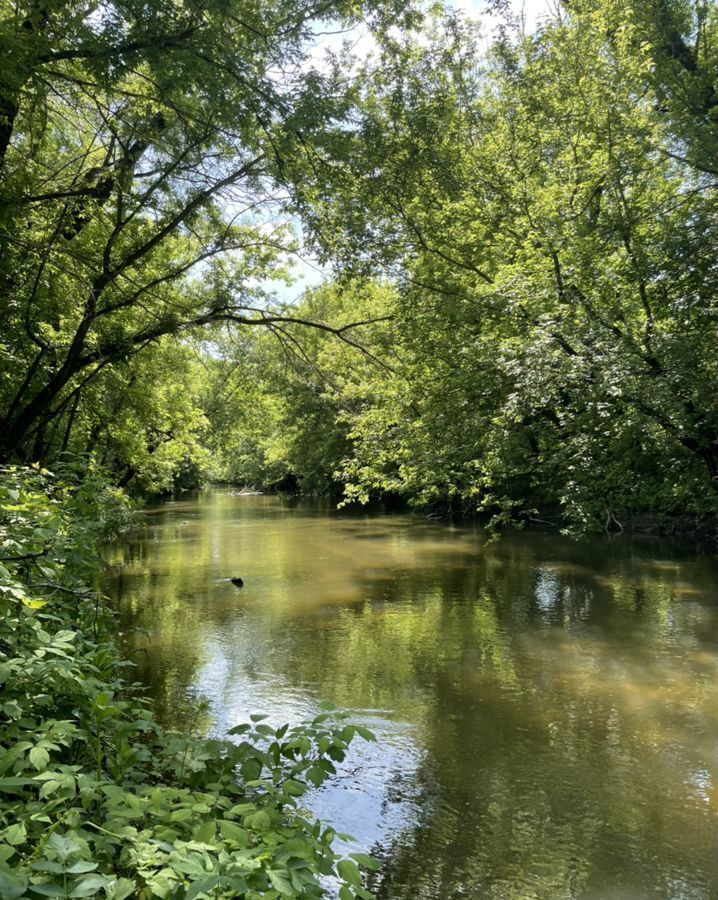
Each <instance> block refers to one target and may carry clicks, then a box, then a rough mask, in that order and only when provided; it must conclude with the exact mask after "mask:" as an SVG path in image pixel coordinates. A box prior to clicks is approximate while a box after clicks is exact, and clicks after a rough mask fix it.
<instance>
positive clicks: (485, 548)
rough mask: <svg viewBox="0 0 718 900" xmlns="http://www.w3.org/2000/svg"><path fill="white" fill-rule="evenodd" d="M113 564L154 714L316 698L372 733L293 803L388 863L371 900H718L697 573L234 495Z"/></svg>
mask: <svg viewBox="0 0 718 900" xmlns="http://www.w3.org/2000/svg"><path fill="white" fill-rule="evenodd" d="M116 553H117V559H116V560H115V561H116V562H118V563H121V565H118V566H117V568H116V569H114V570H113V574H112V575H111V576H110V577H109V578H108V581H107V585H106V587H107V590H108V591H109V592H110V593H111V594H113V595H114V596H116V597H117V599H118V603H119V608H120V610H121V620H122V627H123V630H124V631H125V633H126V640H127V641H128V644H129V646H130V649H131V651H132V652H133V658H134V659H135V660H136V661H137V663H138V669H139V674H140V677H141V678H142V679H143V680H144V681H145V682H146V683H147V684H148V685H150V687H151V690H152V692H153V695H154V696H155V698H156V700H157V704H158V709H159V714H160V716H161V717H162V718H163V719H164V720H165V722H167V723H168V724H170V725H175V726H177V727H186V718H185V716H186V708H187V704H186V699H187V697H190V696H197V695H204V696H206V697H208V698H209V700H210V701H211V703H212V709H213V714H214V717H215V722H216V727H217V728H218V729H220V730H221V729H223V728H226V727H229V726H231V725H232V724H235V723H236V722H237V721H239V720H242V719H243V718H245V717H246V715H247V714H248V712H250V711H252V710H254V709H257V708H261V709H262V710H263V711H267V712H269V713H270V715H272V717H273V718H274V719H275V720H277V721H279V720H284V719H297V718H300V717H302V716H304V715H307V714H308V713H310V712H311V711H312V710H313V709H315V708H316V704H317V703H318V702H319V701H320V700H322V699H327V700H331V701H333V702H335V703H337V704H338V705H341V706H344V707H347V708H349V709H351V710H354V711H355V713H354V715H355V718H357V719H359V720H362V721H364V720H366V721H369V722H370V723H371V724H372V726H373V727H374V728H375V730H377V731H378V733H379V734H380V736H381V738H382V741H381V742H380V744H379V745H378V746H373V747H371V748H367V749H364V750H361V751H358V752H357V753H356V754H355V755H354V757H355V758H354V762H353V763H351V765H350V767H349V768H348V769H347V770H346V771H345V772H344V773H343V774H342V777H341V778H339V779H338V781H337V784H336V785H334V786H332V787H331V788H330V789H328V790H325V791H322V792H321V794H320V795H319V796H318V797H316V798H315V800H316V802H315V803H314V807H315V808H316V810H317V811H318V813H319V814H320V815H323V816H330V817H331V818H333V819H334V821H335V823H336V824H337V826H338V827H339V828H340V829H342V830H348V831H352V832H354V833H355V834H356V835H357V837H358V838H359V840H360V842H361V843H362V844H363V845H365V846H366V847H367V848H371V849H373V850H374V852H376V853H377V854H378V855H380V856H381V857H382V858H383V859H384V860H385V866H384V868H383V871H382V872H381V873H380V875H379V876H378V877H377V880H376V882H375V884H374V888H375V890H376V891H377V893H378V894H379V896H382V897H386V898H442V900H443V898H453V897H457V898H458V897H470V898H500V900H504V898H517V900H524V898H541V900H543V898H547V900H548V898H573V897H581V898H596V900H599V898H600V900H604V898H616V900H618V898H621V900H638V898H653V897H665V898H678V897H680V898H696V900H699V898H700V900H705V898H707V897H715V896H718V892H716V886H715V882H714V880H713V879H714V876H713V863H714V860H713V852H712V851H713V849H714V847H713V844H712V842H713V837H714V834H715V821H716V820H715V815H716V795H715V785H716V773H715V769H714V762H715V738H716V719H715V710H716V708H717V704H716V699H718V698H717V697H716V678H715V674H716V672H715V649H716V621H717V610H716V587H717V585H718V567H716V564H715V561H714V560H712V559H710V558H708V557H705V556H700V555H696V554H690V553H688V552H686V551H684V550H680V549H679V548H677V547H675V546H673V547H671V546H670V545H665V544H658V543H656V542H645V541H644V542H638V541H630V540H628V539H621V540H615V539H614V540H608V539H605V540H592V541H586V542H582V543H574V542H571V541H569V540H566V539H563V538H560V537H557V536H555V535H545V534H533V533H532V534H518V535H512V536H510V537H506V538H503V539H502V540H501V541H499V542H498V543H495V544H488V545H487V544H486V542H485V540H484V538H483V536H482V534H481V532H480V531H479V530H478V529H475V528H472V527H465V528H456V527H448V526H446V525H443V524H430V523H427V522H425V521H423V520H420V519H416V518H412V517H409V516H387V515H382V516H369V515H367V516H349V515H340V514H338V513H336V512H332V511H331V510H329V509H328V508H322V507H321V506H319V505H317V504H311V503H305V502H302V503H300V504H296V503H288V502H286V501H282V500H281V499H279V498H276V497H262V496H251V497H240V496H234V495H232V494H231V493H230V492H229V491H212V492H206V493H203V494H201V495H200V496H199V498H197V499H192V500H187V501H182V502H175V503H168V504H165V505H163V506H161V507H158V508H156V509H154V510H150V511H149V512H148V514H147V527H146V528H145V529H144V530H143V531H142V533H141V534H140V535H139V536H138V537H137V538H136V539H133V540H131V541H128V542H127V543H126V544H125V545H123V546H122V547H119V548H116ZM233 575H241V576H242V577H243V578H244V581H245V587H244V588H243V589H242V590H237V589H236V588H235V587H234V586H232V585H231V583H229V582H228V581H226V580H225V579H228V578H229V577H230V576H233ZM350 762H351V761H350ZM352 766H353V768H352Z"/></svg>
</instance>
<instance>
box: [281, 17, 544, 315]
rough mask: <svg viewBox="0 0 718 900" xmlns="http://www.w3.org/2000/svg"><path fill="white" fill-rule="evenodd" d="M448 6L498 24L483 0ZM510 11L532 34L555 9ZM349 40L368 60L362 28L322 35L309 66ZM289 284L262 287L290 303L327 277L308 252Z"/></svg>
mask: <svg viewBox="0 0 718 900" xmlns="http://www.w3.org/2000/svg"><path fill="white" fill-rule="evenodd" d="M447 3H448V5H449V6H451V7H453V8H454V9H456V10H460V11H461V12H463V13H464V14H465V15H466V16H467V17H468V18H471V19H479V20H480V21H481V22H482V24H483V25H484V30H485V32H486V34H487V37H489V36H490V35H491V32H492V31H494V29H495V28H496V27H497V26H498V24H499V19H498V18H497V17H495V16H492V15H490V14H489V13H487V11H486V7H487V3H486V0H447ZM511 5H512V7H513V11H514V12H515V13H519V14H520V15H521V16H522V17H523V19H524V23H525V26H524V27H525V28H526V31H527V32H532V31H533V30H534V29H535V28H536V26H537V24H538V22H539V21H540V20H541V18H542V17H544V16H547V15H549V14H550V13H551V12H552V11H553V10H554V9H555V6H556V0H512V3H511ZM346 40H350V41H351V44H352V51H353V53H354V54H355V55H356V56H357V57H358V58H359V59H365V58H366V57H368V56H369V55H370V54H371V53H372V50H373V49H374V42H373V39H372V37H371V35H370V34H369V32H368V30H367V29H366V28H361V27H360V28H356V29H354V31H353V32H352V33H350V34H348V33H341V34H326V35H323V36H322V37H321V38H320V39H319V40H318V41H317V43H316V45H315V47H314V48H313V50H312V52H311V54H310V59H311V63H310V64H311V65H312V66H315V67H317V68H321V66H322V61H323V59H324V57H325V55H326V53H327V52H328V51H337V50H339V49H341V46H342V44H343V42H344V41H346ZM292 273H293V279H294V281H293V283H292V284H291V285H286V284H285V283H284V282H281V281H273V282H272V281H270V282H266V283H265V285H264V287H265V288H266V289H267V290H269V291H273V292H275V293H276V295H277V296H278V297H279V298H280V299H281V300H283V301H285V302H288V303H291V302H294V301H295V300H297V299H298V298H299V297H301V295H302V294H303V293H304V292H305V291H306V290H307V289H309V288H312V287H316V286H317V285H319V284H321V283H322V282H324V281H327V280H329V279H330V277H331V273H330V271H329V269H328V268H322V267H321V266H320V265H319V264H318V262H317V261H316V260H315V259H314V258H313V257H312V256H311V254H309V253H306V254H304V253H300V254H299V255H298V256H296V257H294V259H293V261H292Z"/></svg>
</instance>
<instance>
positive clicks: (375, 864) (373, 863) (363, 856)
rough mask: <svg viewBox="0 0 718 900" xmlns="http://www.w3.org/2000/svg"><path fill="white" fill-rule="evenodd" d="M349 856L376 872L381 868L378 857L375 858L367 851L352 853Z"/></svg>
mask: <svg viewBox="0 0 718 900" xmlns="http://www.w3.org/2000/svg"><path fill="white" fill-rule="evenodd" d="M349 856H351V858H352V859H353V860H355V861H356V862H357V863H359V865H360V866H365V867H366V868H367V869H371V870H372V871H374V872H378V871H379V869H380V868H381V863H380V862H379V860H378V859H374V857H373V856H369V855H368V854H367V853H350V854H349Z"/></svg>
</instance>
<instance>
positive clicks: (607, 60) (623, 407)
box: [298, 0, 718, 528]
mask: <svg viewBox="0 0 718 900" xmlns="http://www.w3.org/2000/svg"><path fill="white" fill-rule="evenodd" d="M380 49H381V55H380V58H379V59H378V60H377V61H371V62H370V63H369V64H368V65H367V66H366V67H365V69H364V71H363V73H362V74H361V76H360V77H359V78H358V79H353V80H352V81H351V83H350V84H348V85H347V87H346V90H347V95H348V97H350V98H351V99H352V102H353V108H352V111H351V112H350V116H351V118H352V128H351V129H347V128H345V127H339V128H338V129H336V130H335V131H334V132H333V133H331V134H328V135H326V136H325V139H324V144H323V147H324V149H325V152H326V154H327V155H328V156H331V157H332V159H333V164H332V166H331V167H327V168H326V169H324V170H322V171H321V173H320V175H319V176H318V177H314V178H312V177H311V176H309V175H308V177H307V178H306V179H305V180H304V181H303V182H302V183H301V186H302V190H301V191H300V193H299V196H298V201H299V202H300V203H301V204H302V208H303V210H304V212H305V215H306V217H307V220H308V221H309V222H310V223H311V226H312V229H313V233H314V235H315V238H316V241H317V244H318V246H320V247H321V248H322V250H323V252H324V254H325V256H326V257H327V258H331V257H335V256H339V257H341V258H342V260H343V265H344V266H345V267H346V268H348V269H350V270H353V271H359V272H373V273H375V272H377V271H385V272H387V273H389V274H390V275H391V276H392V277H393V279H394V280H395V282H396V284H397V286H398V288H399V297H400V299H399V307H398V313H397V315H398V321H397V326H396V328H395V332H394V333H395V335H396V339H397V341H398V344H399V347H398V348H397V352H398V353H400V355H401V365H400V368H399V377H398V378H396V379H394V380H393V382H392V383H390V384H387V383H386V381H385V380H384V379H383V378H382V382H383V383H382V389H381V393H380V400H379V401H378V402H377V403H376V404H374V405H372V406H371V407H370V408H369V409H367V410H365V411H364V412H363V413H362V414H360V415H359V416H358V417H357V418H356V420H355V422H354V426H353V435H354V439H353V447H352V452H351V454H350V455H349V457H348V464H347V466H346V467H345V468H346V477H347V478H348V480H349V488H348V491H349V495H350V496H359V497H362V496H366V495H367V494H368V493H371V492H377V491H390V492H398V493H400V494H401V495H403V496H405V497H407V498H408V499H410V500H412V501H415V502H420V503H435V502H442V503H446V502H449V503H452V504H457V505H460V506H462V507H464V508H467V509H474V510H476V509H488V510H492V511H494V512H497V513H500V514H501V515H509V516H511V515H514V514H516V513H522V514H523V515H524V516H525V515H531V510H532V509H535V508H540V509H543V510H546V509H553V510H554V511H556V512H560V513H561V514H562V515H564V516H568V518H569V519H570V520H571V521H572V522H573V523H574V525H575V526H576V527H578V528H585V527H591V526H595V525H601V526H604V525H605V526H607V527H619V525H620V522H621V521H625V518H634V517H636V516H638V515H640V514H641V513H646V512H658V513H664V514H667V515H671V514H681V513H688V514H693V515H710V514H712V513H714V511H715V504H716V496H717V493H716V492H717V490H718V427H717V423H718V406H717V405H716V404H717V400H718V391H717V390H716V385H717V384H718V369H717V368H716V366H717V364H718V356H717V355H716V352H715V351H716V347H717V346H718V306H717V305H716V297H717V296H718V292H717V288H718V268H717V267H716V257H715V247H716V246H718V232H717V226H718V217H717V213H718V205H717V204H716V188H717V187H718V169H717V168H716V155H715V148H716V146H718V93H717V90H718V86H717V83H716V72H717V71H718V10H717V9H716V7H715V5H713V4H705V3H702V2H678V0H673V2H668V0H632V2H630V3H623V2H621V3H617V2H613V0H601V2H592V3H573V2H572V3H565V4H561V7H560V11H559V13H558V14H557V15H554V16H551V17H549V18H547V19H546V20H545V21H544V22H543V24H542V25H541V26H540V27H539V28H538V30H537V31H536V32H535V33H534V34H531V35H524V34H521V33H515V32H513V31H512V30H511V29H510V28H507V29H506V30H504V32H503V34H502V35H500V36H499V38H498V39H497V40H496V42H495V43H494V45H493V47H492V48H491V50H490V52H489V53H488V54H487V53H486V52H485V51H484V49H483V46H482V43H481V40H480V38H479V36H478V35H477V34H476V33H475V31H474V30H473V29H471V28H470V27H469V26H468V25H467V24H466V22H465V21H464V20H463V19H461V18H456V17H444V18H442V19H439V20H438V21H437V22H436V24H435V27H434V28H433V30H432V29H431V28H429V29H427V30H426V31H425V32H424V33H423V34H422V35H421V36H420V37H419V38H417V39H416V40H411V39H407V38H406V36H405V35H398V34H394V35H391V34H390V35H388V37H387V39H386V40H385V42H384V43H383V44H382V46H381V48H380ZM370 377H371V376H370Z"/></svg>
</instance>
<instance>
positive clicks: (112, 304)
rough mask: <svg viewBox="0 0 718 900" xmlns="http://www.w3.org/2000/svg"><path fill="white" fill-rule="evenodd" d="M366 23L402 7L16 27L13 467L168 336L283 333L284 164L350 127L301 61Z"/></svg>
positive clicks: (140, 10) (8, 239)
mask: <svg viewBox="0 0 718 900" xmlns="http://www.w3.org/2000/svg"><path fill="white" fill-rule="evenodd" d="M380 14H381V15H380ZM358 15H363V16H365V17H366V16H373V20H372V21H373V23H374V24H375V25H377V27H378V25H379V24H380V22H381V20H382V16H384V17H385V18H386V17H388V18H391V15H392V8H391V4H381V3H376V4H374V3H373V2H369V3H367V4H366V5H364V6H363V7H362V8H361V9H360V8H359V7H357V6H356V5H355V4H353V3H349V2H343V0H335V2H332V3H321V2H312V0H309V2H305V3H299V4H295V3H289V2H287V0H276V2H271V3H266V4H261V6H258V5H257V4H254V3H251V2H247V0H230V2H228V3H227V2H223V0H222V2H220V0H216V2H209V3H202V4H196V3H194V2H190V0H181V2H179V3H173V4H166V3H162V2H152V3H150V4H147V3H144V2H143V3H139V2H136V0H127V2H120V3H115V4H109V5H108V4H101V3H95V2H89V0H74V2H66V0H61V2H52V3H43V2H40V0H26V2H21V3H17V4H14V5H13V6H12V8H10V7H8V8H4V10H3V15H2V19H1V20H0V39H1V40H2V44H3V47H4V48H7V52H6V54H5V56H4V60H3V64H2V68H1V69H0V166H2V169H1V170H0V172H1V175H2V181H1V183H0V250H1V251H2V260H3V262H2V271H1V273H0V274H1V278H0V314H1V315H2V319H3V323H4V331H3V346H2V350H1V351H0V352H1V353H2V359H3V368H2V374H1V380H0V417H1V418H0V421H1V424H2V454H1V455H2V457H3V458H9V457H13V456H18V457H21V458H26V459H27V458H33V457H34V458H38V457H41V456H43V455H46V450H47V448H46V447H45V440H46V434H47V433H48V429H54V431H55V433H62V432H63V429H64V428H65V427H67V424H68V420H70V419H71V418H72V416H73V410H74V408H75V406H74V405H75V398H76V396H77V395H78V394H80V393H82V392H84V391H85V390H86V388H87V386H88V385H90V384H91V383H92V382H93V381H94V380H95V379H97V378H98V377H99V376H100V375H101V373H102V372H103V371H105V370H107V369H108V367H112V366H114V365H116V364H117V363H118V362H120V361H124V360H127V359H129V358H130V357H132V356H133V355H134V354H136V353H138V352H140V351H142V350H143V349H144V348H146V347H148V346H149V345H151V344H152V343H153V342H155V341H157V340H158V339H159V338H161V337H162V336H163V335H183V334H186V333H188V332H189V331H191V330H192V329H196V328H199V327H203V326H206V325H209V324H212V323H217V322H233V323H236V324H237V325H240V326H244V325H255V324H263V323H266V322H267V321H269V322H272V321H277V322H282V321H285V320H286V319H287V317H288V313H287V312H286V310H281V309H278V308H277V307H276V306H275V307H274V308H273V309H271V308H270V304H269V301H268V298H267V297H266V296H265V294H264V292H263V291H262V290H261V288H260V287H258V285H259V284H260V283H261V281H262V280H263V279H265V278H267V277H269V276H272V275H276V273H277V268H278V267H279V266H280V264H281V262H282V259H283V256H284V254H285V253H286V252H288V251H289V250H291V249H292V243H291V239H290V235H289V234H288V232H287V229H286V228H285V227H284V226H283V225H282V224H281V220H282V216H281V215H280V216H279V220H280V221H279V224H277V222H276V217H277V214H278V213H280V212H281V210H282V208H283V203H284V192H283V190H282V188H281V186H280V185H281V179H282V173H283V170H284V158H285V155H286V154H287V153H290V152H300V150H301V151H302V152H310V150H311V146H312V142H313V140H314V137H315V135H316V133H317V132H319V131H320V130H321V129H322V127H324V125H325V123H326V122H327V120H328V117H329V116H330V115H333V114H337V109H336V106H335V103H334V100H333V98H332V97H331V96H330V94H329V93H328V92H327V91H326V90H325V89H326V79H325V78H324V77H323V76H321V75H320V74H318V73H317V72H316V71H315V70H313V69H312V68H311V67H309V66H308V65H306V63H305V61H306V54H307V47H308V44H309V42H310V41H311V38H312V35H313V29H314V30H316V29H317V28H319V27H320V26H319V25H318V23H320V22H322V21H328V20H332V21H333V22H339V23H348V22H350V21H352V20H353V19H355V18H356V16H358ZM407 15H409V14H408V13H407ZM289 317H290V318H291V316H289ZM58 418H62V419H63V425H62V426H58V424H57V421H56V420H57V419H58ZM70 424H72V423H70Z"/></svg>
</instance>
